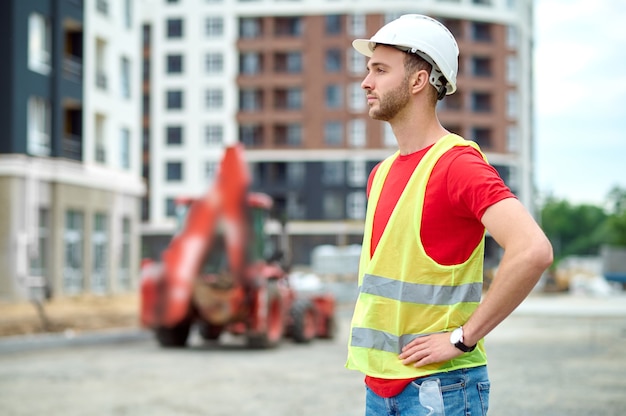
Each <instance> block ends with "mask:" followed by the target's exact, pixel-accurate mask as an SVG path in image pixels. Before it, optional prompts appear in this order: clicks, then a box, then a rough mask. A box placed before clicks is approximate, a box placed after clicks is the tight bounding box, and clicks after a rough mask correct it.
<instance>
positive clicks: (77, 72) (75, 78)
mask: <svg viewBox="0 0 626 416" xmlns="http://www.w3.org/2000/svg"><path fill="white" fill-rule="evenodd" d="M63 76H64V77H65V78H66V79H68V80H70V81H72V82H76V83H81V82H82V78H83V61H82V59H81V58H79V57H77V56H71V55H67V56H65V57H64V58H63Z"/></svg>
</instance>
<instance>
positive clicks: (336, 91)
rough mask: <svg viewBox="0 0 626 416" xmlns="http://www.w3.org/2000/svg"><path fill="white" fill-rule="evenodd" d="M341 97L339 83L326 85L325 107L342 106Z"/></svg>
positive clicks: (335, 107)
mask: <svg viewBox="0 0 626 416" xmlns="http://www.w3.org/2000/svg"><path fill="white" fill-rule="evenodd" d="M342 104H343V103H342V99H341V86H340V85H336V84H333V85H327V86H326V108H330V109H337V108H341V106H342Z"/></svg>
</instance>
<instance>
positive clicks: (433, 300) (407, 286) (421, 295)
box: [360, 274, 483, 305]
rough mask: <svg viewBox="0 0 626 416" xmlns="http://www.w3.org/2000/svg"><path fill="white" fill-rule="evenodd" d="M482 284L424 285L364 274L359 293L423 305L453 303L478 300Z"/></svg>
mask: <svg viewBox="0 0 626 416" xmlns="http://www.w3.org/2000/svg"><path fill="white" fill-rule="evenodd" d="M482 290H483V284H482V283H480V282H478V283H468V284H463V285H459V286H438V285H425V284H421V283H410V282H403V281H401V280H395V279H389V278H386V277H381V276H374V275H371V274H365V275H364V276H363V283H362V285H361V288H360V292H361V293H369V294H370V295H377V296H382V297H385V298H389V299H393V300H397V301H400V302H410V303H420V304H425V305H454V304H456V303H460V302H480V298H481V295H482Z"/></svg>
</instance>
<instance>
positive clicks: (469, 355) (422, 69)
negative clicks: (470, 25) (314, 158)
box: [346, 14, 552, 416]
mask: <svg viewBox="0 0 626 416" xmlns="http://www.w3.org/2000/svg"><path fill="white" fill-rule="evenodd" d="M353 46H354V48H355V49H356V50H357V51H358V52H360V53H362V54H364V55H366V56H368V57H369V61H368V63H367V70H368V74H367V76H366V77H365V79H364V80H363V82H362V88H363V89H364V90H365V93H366V96H367V102H368V105H369V115H370V117H372V118H374V119H376V120H381V121H386V122H388V123H389V124H390V125H391V128H392V130H393V133H394V135H395V137H396V140H397V143H398V148H399V150H398V152H396V153H395V154H394V155H392V156H390V157H389V158H387V159H386V160H384V161H383V162H381V163H380V164H379V165H377V166H376V167H375V168H374V170H373V171H372V173H371V174H370V178H369V181H368V209H367V215H366V220H365V232H364V237H363V248H362V253H361V260H360V267H359V280H358V285H359V297H358V300H357V302H356V305H355V310H354V315H353V318H352V324H351V330H350V340H349V346H348V360H347V363H346V366H347V367H348V368H350V369H355V370H359V371H361V372H363V373H364V374H365V384H366V415H368V416H370V415H371V416H373V415H402V416H405V415H431V416H437V415H444V414H445V416H455V415H459V416H461V415H463V416H465V415H468V414H471V415H472V416H476V415H484V414H486V413H487V408H488V404H489V386H490V384H489V378H488V374H487V368H486V363H487V360H486V355H485V349H484V347H483V338H484V337H485V336H486V335H487V334H488V333H489V332H490V331H491V330H493V329H494V328H495V327H496V326H497V325H498V324H499V323H500V322H501V321H502V320H504V319H505V318H506V317H507V316H508V315H509V314H510V313H511V312H512V311H513V310H514V309H515V308H516V307H517V306H518V305H519V304H520V303H521V302H522V301H523V300H524V298H525V297H526V296H527V295H528V294H529V293H530V291H531V290H532V289H533V287H534V286H535V284H536V283H537V281H538V280H539V278H540V276H541V274H542V273H543V272H544V271H545V270H546V269H547V268H548V267H549V265H550V264H551V262H552V247H551V246H550V243H549V241H548V239H547V238H546V236H545V235H544V233H543V232H542V230H541V229H540V227H539V226H538V225H537V223H536V222H535V221H534V219H533V218H532V216H531V215H530V214H529V213H528V211H527V210H526V209H525V208H524V206H523V205H522V204H521V203H520V202H519V200H518V199H517V198H516V197H515V195H513V194H512V193H511V191H510V190H509V188H508V187H507V186H506V185H505V184H504V183H503V181H502V179H501V178H500V177H499V175H498V173H497V172H496V170H495V169H494V168H493V167H491V166H490V165H489V164H488V163H487V162H486V160H485V158H484V155H483V154H482V153H481V152H480V149H479V148H478V146H477V145H476V144H475V143H474V142H471V141H467V140H464V139H462V138H461V137H459V136H457V135H455V134H452V133H450V132H449V131H447V130H446V129H445V128H444V127H443V126H442V125H441V123H440V122H439V120H438V118H437V114H436V104H437V101H438V99H443V98H444V97H445V96H446V95H449V94H453V93H454V92H455V90H456V75H457V68H458V54H459V51H458V46H457V43H456V41H455V39H454V37H453V35H452V34H451V33H450V31H449V30H448V29H447V28H446V27H445V26H443V25H442V24H441V23H439V22H438V21H436V20H434V19H432V18H430V17H427V16H423V15H416V14H411V15H404V16H401V17H400V18H398V19H396V20H394V21H392V22H390V23H388V24H386V25H385V26H383V27H382V28H381V29H380V30H379V31H378V32H377V33H376V34H375V35H374V36H373V37H372V38H371V39H357V40H355V41H354V42H353ZM485 229H486V230H487V231H488V232H489V233H490V234H491V236H492V237H493V238H494V239H495V241H496V242H497V243H498V244H499V245H500V246H501V247H502V248H503V256H502V259H501V263H500V265H499V267H498V270H497V273H496V274H495V277H494V279H493V282H492V284H491V286H490V288H489V291H488V292H487V294H486V295H485V296H484V299H482V302H481V298H482V281H483V261H484V237H485Z"/></svg>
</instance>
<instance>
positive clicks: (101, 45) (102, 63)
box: [95, 39, 107, 90]
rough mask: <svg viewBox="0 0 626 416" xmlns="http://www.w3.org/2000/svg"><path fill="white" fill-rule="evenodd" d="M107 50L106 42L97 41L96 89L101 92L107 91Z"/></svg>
mask: <svg viewBox="0 0 626 416" xmlns="http://www.w3.org/2000/svg"><path fill="white" fill-rule="evenodd" d="M106 49H107V43H106V41H104V40H103V39H96V65H95V67H96V68H95V69H96V87H98V88H99V89H101V90H106V89H107V74H106Z"/></svg>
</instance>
